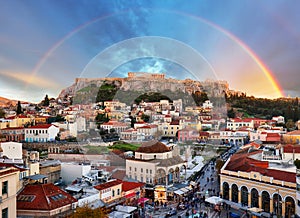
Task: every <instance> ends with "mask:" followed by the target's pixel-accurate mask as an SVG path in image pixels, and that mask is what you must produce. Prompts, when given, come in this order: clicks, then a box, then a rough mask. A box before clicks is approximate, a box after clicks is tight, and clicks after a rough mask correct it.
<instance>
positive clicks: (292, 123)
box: [286, 119, 295, 129]
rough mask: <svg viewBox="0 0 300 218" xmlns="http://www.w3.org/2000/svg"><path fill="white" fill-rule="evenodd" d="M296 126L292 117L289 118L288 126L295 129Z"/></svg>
mask: <svg viewBox="0 0 300 218" xmlns="http://www.w3.org/2000/svg"><path fill="white" fill-rule="evenodd" d="M294 127H295V123H294V121H293V120H292V119H289V120H288V121H287V122H286V128H288V129H293V128H294Z"/></svg>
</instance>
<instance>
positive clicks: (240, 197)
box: [238, 190, 242, 204]
mask: <svg viewBox="0 0 300 218" xmlns="http://www.w3.org/2000/svg"><path fill="white" fill-rule="evenodd" d="M238 203H239V204H241V203H242V191H241V190H239V193H238Z"/></svg>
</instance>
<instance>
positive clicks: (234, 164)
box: [225, 149, 296, 183]
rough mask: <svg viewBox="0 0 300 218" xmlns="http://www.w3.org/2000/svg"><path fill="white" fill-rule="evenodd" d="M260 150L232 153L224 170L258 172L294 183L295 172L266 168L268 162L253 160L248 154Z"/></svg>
mask: <svg viewBox="0 0 300 218" xmlns="http://www.w3.org/2000/svg"><path fill="white" fill-rule="evenodd" d="M260 152H262V151H254V152H251V153H248V152H247V150H246V149H244V150H243V151H242V152H239V153H236V154H234V155H232V157H231V158H230V161H229V162H228V164H227V166H226V167H225V170H229V171H235V172H238V171H243V172H252V171H253V172H259V173H260V174H262V175H264V176H269V177H273V178H274V179H277V180H281V181H286V182H292V183H296V173H292V172H287V171H281V170H275V169H268V166H269V163H268V162H267V161H260V160H255V159H253V158H251V157H249V156H250V155H253V154H257V153H260Z"/></svg>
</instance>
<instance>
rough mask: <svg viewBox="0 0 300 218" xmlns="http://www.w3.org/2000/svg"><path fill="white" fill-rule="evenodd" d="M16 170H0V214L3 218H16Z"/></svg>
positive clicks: (11, 168) (8, 168)
mask: <svg viewBox="0 0 300 218" xmlns="http://www.w3.org/2000/svg"><path fill="white" fill-rule="evenodd" d="M17 174H18V170H17V169H15V168H13V167H7V168H5V167H4V168H2V169H1V170H0V186H1V187H0V191H1V195H0V200H1V203H0V210H1V211H0V212H1V214H2V217H3V218H8V217H16V216H17V214H16V195H17V186H16V181H17V179H18V176H17Z"/></svg>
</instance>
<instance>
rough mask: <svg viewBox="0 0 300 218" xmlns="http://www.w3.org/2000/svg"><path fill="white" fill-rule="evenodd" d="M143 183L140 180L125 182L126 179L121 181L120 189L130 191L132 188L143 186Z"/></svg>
mask: <svg viewBox="0 0 300 218" xmlns="http://www.w3.org/2000/svg"><path fill="white" fill-rule="evenodd" d="M144 185H145V183H142V182H127V181H123V182H122V191H124V192H127V191H130V190H132V189H136V188H139V187H143V186H144Z"/></svg>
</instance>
